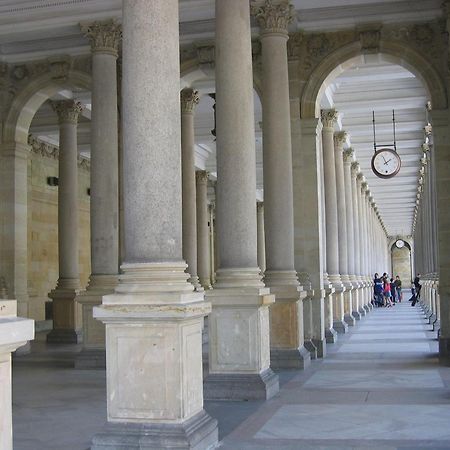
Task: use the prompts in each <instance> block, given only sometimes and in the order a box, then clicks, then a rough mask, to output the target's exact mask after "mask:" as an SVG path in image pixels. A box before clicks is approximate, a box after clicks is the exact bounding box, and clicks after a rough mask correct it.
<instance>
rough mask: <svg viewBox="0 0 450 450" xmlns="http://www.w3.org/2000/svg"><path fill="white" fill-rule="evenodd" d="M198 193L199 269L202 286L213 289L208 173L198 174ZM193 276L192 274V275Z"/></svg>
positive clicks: (199, 172) (201, 172)
mask: <svg viewBox="0 0 450 450" xmlns="http://www.w3.org/2000/svg"><path fill="white" fill-rule="evenodd" d="M196 182H197V186H196V187H197V192H196V206H197V269H198V277H199V279H200V284H201V285H202V287H203V288H204V289H211V271H210V256H209V254H210V249H209V227H208V223H209V220H210V218H209V212H208V172H205V171H204V170H199V171H198V172H196ZM191 276H192V274H191Z"/></svg>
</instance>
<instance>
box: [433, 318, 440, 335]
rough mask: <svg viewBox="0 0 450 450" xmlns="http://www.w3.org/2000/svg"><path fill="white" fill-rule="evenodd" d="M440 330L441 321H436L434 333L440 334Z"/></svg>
mask: <svg viewBox="0 0 450 450" xmlns="http://www.w3.org/2000/svg"><path fill="white" fill-rule="evenodd" d="M440 329H441V321H440V320H436V322H434V323H433V331H437V332H438V333H439V330H440Z"/></svg>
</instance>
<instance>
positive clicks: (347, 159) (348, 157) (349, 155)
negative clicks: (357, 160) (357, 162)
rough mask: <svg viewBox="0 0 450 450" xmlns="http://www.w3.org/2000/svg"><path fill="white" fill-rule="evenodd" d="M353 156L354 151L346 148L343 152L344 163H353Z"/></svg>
mask: <svg viewBox="0 0 450 450" xmlns="http://www.w3.org/2000/svg"><path fill="white" fill-rule="evenodd" d="M354 155H355V151H354V150H353V148H352V147H349V148H346V149H345V150H344V152H343V156H344V163H348V164H351V163H352V162H353V157H354Z"/></svg>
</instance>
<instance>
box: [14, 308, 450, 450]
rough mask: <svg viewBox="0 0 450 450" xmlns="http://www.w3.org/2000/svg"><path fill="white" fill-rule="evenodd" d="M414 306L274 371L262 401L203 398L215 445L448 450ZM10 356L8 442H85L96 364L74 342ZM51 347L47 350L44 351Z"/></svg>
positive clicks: (18, 446)
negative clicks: (272, 389) (11, 435)
mask: <svg viewBox="0 0 450 450" xmlns="http://www.w3.org/2000/svg"><path fill="white" fill-rule="evenodd" d="M429 330H430V326H429V325H427V324H426V321H425V319H424V317H423V314H422V313H421V311H420V309H419V308H417V307H416V308H412V307H411V306H410V303H408V302H406V303H402V304H398V305H396V306H395V307H394V308H390V309H384V308H383V309H376V310H374V311H372V312H371V313H370V314H369V315H368V316H366V317H364V318H363V319H362V320H361V321H360V322H358V323H357V325H356V326H355V327H352V328H351V331H350V333H348V334H347V335H345V336H342V335H340V339H339V341H338V343H337V344H334V345H330V346H329V347H328V350H329V351H328V357H327V358H326V359H325V360H323V361H322V360H319V361H314V362H313V364H312V366H311V368H310V369H308V370H306V371H285V372H281V373H280V374H279V375H280V381H281V385H282V388H281V390H280V393H279V394H278V395H277V396H276V397H275V398H273V399H271V400H270V401H267V402H208V403H207V404H206V409H207V410H208V411H209V412H210V414H211V415H212V416H214V417H216V418H217V419H218V420H219V427H220V438H221V442H220V444H219V446H220V448H221V449H223V450H257V449H266V450H267V449H277V450H278V449H279V450H294V449H295V450H299V449H327V450H341V449H342V450H344V449H345V450H348V449H366V450H369V449H385V450H388V449H389V450H394V449H404V450H413V449H447V450H450V368H444V367H440V366H439V364H438V361H437V357H436V352H437V341H436V336H435V334H434V333H432V332H431V331H429ZM34 348H35V349H36V352H35V353H33V354H31V355H28V356H22V357H19V358H16V360H15V367H14V432H15V447H14V449H15V450H41V449H42V450H44V449H45V450H61V449H65V450H72V449H73V450H85V449H87V448H88V447H89V442H90V439H91V437H92V435H93V434H95V433H96V432H97V431H99V430H100V429H101V427H102V425H103V423H104V421H105V408H106V405H105V387H104V378H105V375H104V372H103V371H99V370H91V371H80V370H75V369H73V368H71V364H72V361H73V357H74V355H75V354H76V353H75V352H76V351H78V348H77V347H67V348H63V349H58V348H55V347H53V348H50V349H49V348H46V347H45V346H44V345H43V344H40V343H36V344H34ZM49 350H50V351H49Z"/></svg>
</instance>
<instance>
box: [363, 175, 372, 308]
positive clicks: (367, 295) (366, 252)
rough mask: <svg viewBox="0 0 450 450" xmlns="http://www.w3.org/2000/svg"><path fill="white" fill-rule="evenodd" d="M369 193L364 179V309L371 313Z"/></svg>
mask: <svg viewBox="0 0 450 450" xmlns="http://www.w3.org/2000/svg"><path fill="white" fill-rule="evenodd" d="M368 192H369V185H368V184H367V181H366V179H365V177H363V180H362V183H361V207H362V210H361V219H362V237H361V239H362V242H363V243H364V244H363V247H362V264H361V267H362V276H363V279H364V281H365V288H364V291H365V295H364V308H365V309H366V311H370V308H369V298H370V292H369V291H370V284H369V280H370V278H369V276H368V268H367V266H368V255H369V247H368V236H369V229H368Z"/></svg>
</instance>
